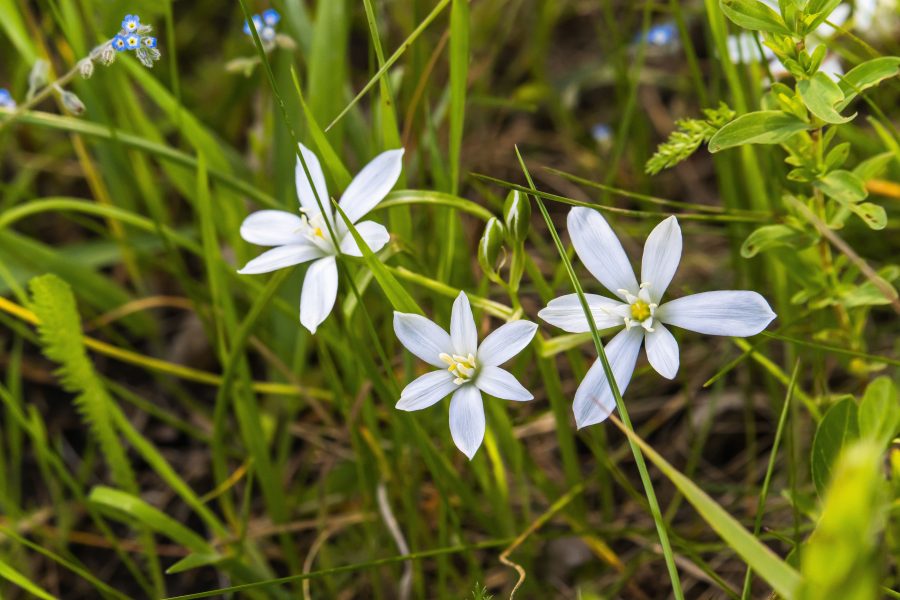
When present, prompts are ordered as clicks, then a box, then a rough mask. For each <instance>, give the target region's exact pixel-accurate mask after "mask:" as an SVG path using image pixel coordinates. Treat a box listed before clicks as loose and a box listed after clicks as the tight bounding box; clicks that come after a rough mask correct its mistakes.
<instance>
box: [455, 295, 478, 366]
mask: <svg viewBox="0 0 900 600" xmlns="http://www.w3.org/2000/svg"><path fill="white" fill-rule="evenodd" d="M450 340H451V341H452V342H453V351H454V352H455V353H456V354H461V355H463V356H466V355H468V354H469V353H470V352H471V353H472V354H475V353H476V352H478V331H477V330H476V329H475V317H474V316H473V315H472V307H471V306H470V305H469V298H468V297H466V293H465V292H460V293H459V296H457V297H456V300H454V301H453V312H452V313H451V314H450Z"/></svg>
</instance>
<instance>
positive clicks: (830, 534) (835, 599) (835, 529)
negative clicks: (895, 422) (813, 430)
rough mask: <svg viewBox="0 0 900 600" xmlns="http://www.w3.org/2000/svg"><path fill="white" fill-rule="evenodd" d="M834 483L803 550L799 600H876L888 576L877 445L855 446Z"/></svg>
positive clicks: (844, 457)
mask: <svg viewBox="0 0 900 600" xmlns="http://www.w3.org/2000/svg"><path fill="white" fill-rule="evenodd" d="M835 459H836V460H837V464H836V465H835V469H834V478H833V480H832V482H831V485H829V487H828V489H827V491H823V495H824V500H823V503H822V512H821V517H820V518H819V522H818V524H817V525H816V529H815V531H813V533H812V535H810V537H809V540H808V541H807V542H806V544H804V545H803V547H802V548H801V551H800V554H801V557H802V558H801V570H802V573H803V583H802V585H801V587H800V589H799V590H798V595H797V598H798V599H799V600H875V599H876V598H882V597H884V595H883V594H882V593H881V590H880V589H879V581H880V578H881V576H882V565H881V564H880V563H881V562H882V560H883V559H882V557H883V556H885V555H886V553H885V552H882V551H880V547H881V534H882V530H883V528H884V524H885V518H884V517H885V512H886V508H887V507H886V506H885V494H884V487H885V486H884V479H883V476H882V475H881V474H880V473H879V465H880V462H881V449H880V448H878V447H877V446H876V445H875V444H874V443H873V442H872V441H870V440H865V441H859V442H856V443H852V444H850V445H848V447H847V448H845V450H844V452H842V453H841V455H840V456H839V457H838V456H836V457H835Z"/></svg>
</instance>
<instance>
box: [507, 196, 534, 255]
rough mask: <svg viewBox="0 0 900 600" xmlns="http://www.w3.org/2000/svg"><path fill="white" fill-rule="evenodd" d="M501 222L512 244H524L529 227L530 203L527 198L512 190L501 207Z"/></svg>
mask: <svg viewBox="0 0 900 600" xmlns="http://www.w3.org/2000/svg"><path fill="white" fill-rule="evenodd" d="M503 220H504V221H506V229H507V230H508V231H509V237H510V238H511V239H512V240H513V241H514V242H517V243H522V242H524V241H525V238H526V237H528V230H529V229H530V227H531V202H530V201H529V200H528V196H526V195H525V194H523V193H522V192H520V191H518V190H512V191H511V192H510V193H509V195H508V196H506V203H505V204H504V205H503Z"/></svg>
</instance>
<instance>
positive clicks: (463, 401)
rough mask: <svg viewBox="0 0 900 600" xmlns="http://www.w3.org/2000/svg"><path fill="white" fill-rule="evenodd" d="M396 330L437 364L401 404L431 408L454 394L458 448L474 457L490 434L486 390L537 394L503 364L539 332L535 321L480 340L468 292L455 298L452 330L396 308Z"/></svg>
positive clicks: (509, 395)
mask: <svg viewBox="0 0 900 600" xmlns="http://www.w3.org/2000/svg"><path fill="white" fill-rule="evenodd" d="M394 331H395V332H396V334H397V337H398V338H399V339H400V341H401V342H402V343H403V345H404V346H406V349H407V350H409V351H410V352H412V353H413V354H415V355H416V356H418V357H419V358H421V359H422V360H424V361H425V362H427V363H428V364H430V365H433V366H435V367H441V370H439V371H432V372H430V373H426V374H425V375H422V376H421V377H419V378H418V379H416V380H414V381H413V382H412V383H410V384H409V385H408V386H406V388H404V390H403V392H402V393H401V394H400V401H399V402H397V408H399V409H400V410H406V411H414V410H421V409H423V408H428V407H429V406H431V405H433V404H435V403H436V402H438V401H439V400H442V399H443V398H445V397H447V396H448V395H449V394H451V393H452V394H453V399H452V400H451V401H450V433H451V435H452V436H453V442H454V443H455V444H456V447H457V448H459V449H460V450H462V451H463V453H464V454H465V455H466V456H468V457H469V459H470V460H471V459H472V457H473V456H474V455H475V452H476V451H477V450H478V448H479V447H480V446H481V442H482V440H483V439H484V427H485V422H484V405H483V404H482V400H481V392H485V393H486V394H490V395H491V396H494V397H496V398H500V399H503V400H518V401H525V400H531V399H533V398H534V396H532V395H531V393H530V392H529V391H528V390H526V389H525V388H524V387H522V384H521V383H519V382H518V380H517V379H516V378H515V377H514V376H513V375H512V374H511V373H510V372H509V371H506V370H505V369H501V368H500V365H501V364H503V363H505V362H506V361H508V360H509V359H511V358H512V357H514V356H515V355H516V354H518V353H519V352H521V351H522V349H523V348H525V346H527V345H528V344H529V343H530V342H531V339H532V338H533V337H534V334H535V332H536V331H537V324H536V323H532V322H530V321H513V322H512V323H507V324H505V325H503V326H501V327H499V328H498V329H496V330H495V331H494V332H493V333H491V334H490V335H488V336H487V337H486V338H484V341H483V342H482V343H481V345H480V346H479V345H478V332H477V331H476V328H475V318H474V317H473V316H472V308H471V307H470V306H469V299H468V298H467V297H466V294H465V293H464V292H460V293H459V296H458V297H457V298H456V300H455V301H454V302H453V313H452V314H451V316H450V333H449V334H448V333H447V332H446V331H444V329H443V328H441V327H440V326H439V325H437V324H435V323H434V322H432V321H430V320H429V319H426V318H425V317H423V316H420V315H416V314H410V313H401V312H395V313H394Z"/></svg>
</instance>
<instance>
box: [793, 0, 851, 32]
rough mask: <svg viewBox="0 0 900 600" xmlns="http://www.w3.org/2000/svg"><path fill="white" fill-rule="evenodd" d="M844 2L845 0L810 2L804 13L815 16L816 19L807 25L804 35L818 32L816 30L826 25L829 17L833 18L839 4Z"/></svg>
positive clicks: (816, 0) (814, 0) (811, 0)
mask: <svg viewBox="0 0 900 600" xmlns="http://www.w3.org/2000/svg"><path fill="white" fill-rule="evenodd" d="M841 2H843V0H810V1H809V3H808V4H807V5H806V7H805V10H804V12H805V13H806V14H808V15H815V17H814V18H813V19H812V20H811V21H809V22H808V23H807V24H806V27H805V28H804V31H803V33H811V32H813V31H815V30H816V28H817V27H818V26H819V25H821V24H822V23H824V22H825V21H826V20H827V19H828V17H830V16H831V13H833V12H834V9H835V8H837V6H838V4H840V3H841Z"/></svg>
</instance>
